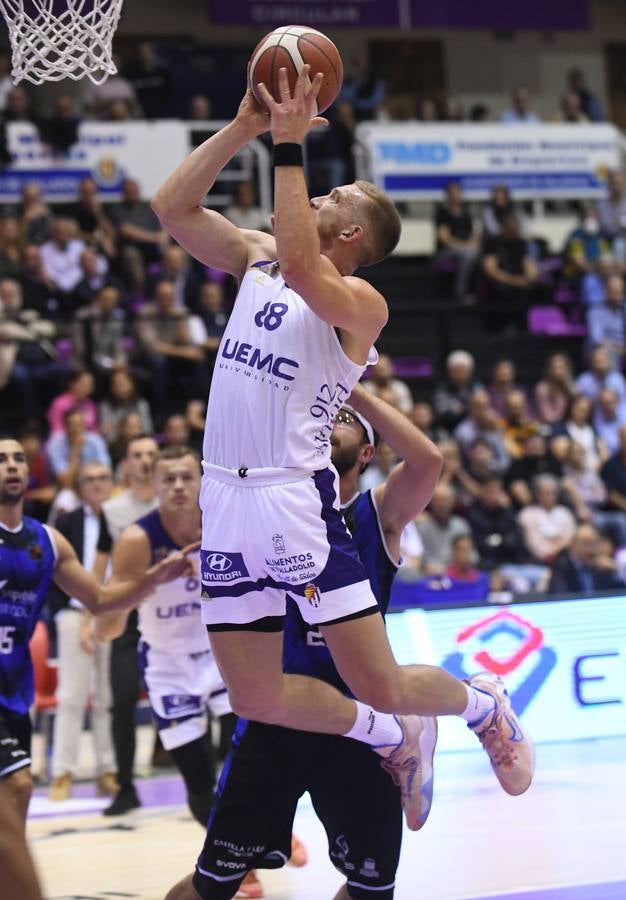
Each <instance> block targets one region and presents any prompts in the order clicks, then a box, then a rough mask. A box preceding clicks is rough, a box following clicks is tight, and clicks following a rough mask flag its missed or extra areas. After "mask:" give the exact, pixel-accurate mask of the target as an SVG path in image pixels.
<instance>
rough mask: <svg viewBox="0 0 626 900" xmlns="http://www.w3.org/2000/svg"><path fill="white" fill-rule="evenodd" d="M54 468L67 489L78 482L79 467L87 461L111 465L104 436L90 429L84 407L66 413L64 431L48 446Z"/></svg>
mask: <svg viewBox="0 0 626 900" xmlns="http://www.w3.org/2000/svg"><path fill="white" fill-rule="evenodd" d="M46 450H47V454H48V462H49V464H50V468H51V470H52V472H53V474H54V475H55V477H56V479H57V481H58V482H59V484H60V485H61V487H64V488H72V487H73V486H74V484H75V483H76V477H77V475H78V470H79V469H80V467H81V466H83V465H86V464H87V463H93V462H98V463H101V464H102V465H104V466H108V467H109V468H110V467H111V458H110V456H109V451H108V450H107V446H106V444H105V442H104V439H103V438H102V436H101V435H99V434H98V433H97V432H96V431H88V430H87V428H86V426H85V416H84V413H83V411H82V410H81V409H80V407H75V408H73V409H68V410H67V411H66V412H65V413H64V415H63V431H56V432H55V433H54V434H53V435H52V437H51V438H50V440H49V441H48V446H47V448H46Z"/></svg>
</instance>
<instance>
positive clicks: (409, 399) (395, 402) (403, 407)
mask: <svg viewBox="0 0 626 900" xmlns="http://www.w3.org/2000/svg"><path fill="white" fill-rule="evenodd" d="M364 387H366V388H367V390H368V391H370V392H371V393H372V394H374V395H375V396H376V397H380V399H381V400H385V401H386V402H387V403H389V404H391V406H395V408H396V409H398V410H399V411H400V412H403V413H405V415H408V414H409V413H410V412H411V410H412V409H413V396H412V394H411V390H410V388H409V386H408V385H407V384H405V382H404V381H401V380H400V379H399V378H396V377H395V376H394V371H393V361H392V359H391V357H390V356H387V354H385V353H381V355H380V356H379V357H378V362H377V363H376V365H375V366H374V367H373V368H372V370H371V374H370V378H369V380H368V381H366V382H365V384H364Z"/></svg>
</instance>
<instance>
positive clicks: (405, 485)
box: [168, 387, 441, 900]
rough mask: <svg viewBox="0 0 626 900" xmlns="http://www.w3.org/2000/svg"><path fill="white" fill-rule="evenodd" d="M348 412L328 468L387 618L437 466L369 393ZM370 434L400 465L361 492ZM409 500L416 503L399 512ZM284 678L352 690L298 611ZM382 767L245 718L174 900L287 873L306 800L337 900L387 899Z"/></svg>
mask: <svg viewBox="0 0 626 900" xmlns="http://www.w3.org/2000/svg"><path fill="white" fill-rule="evenodd" d="M350 404H351V406H350V407H345V408H342V409H341V410H340V411H339V414H338V415H337V417H336V419H335V424H334V427H333V431H332V434H331V443H332V446H333V452H332V460H333V464H334V466H335V468H336V469H337V471H338V472H339V475H340V497H341V508H342V512H343V515H344V516H345V518H346V521H347V522H348V524H349V527H350V531H351V532H352V534H353V536H354V539H355V541H356V545H357V547H358V548H359V553H360V554H361V558H362V559H363V562H364V565H365V568H366V571H367V575H368V578H369V580H370V583H371V585H372V590H373V592H374V596H375V597H376V600H377V601H378V604H379V606H380V610H381V612H382V613H383V615H384V614H385V613H386V611H387V607H388V604H389V597H390V592H391V584H392V581H393V578H394V576H395V574H396V572H397V569H398V565H399V563H400V538H401V534H402V531H403V529H404V527H405V526H406V525H407V524H408V523H409V522H410V521H412V520H413V519H414V518H415V516H417V515H418V514H419V513H420V512H422V510H423V509H424V507H425V506H426V504H427V503H428V501H429V500H430V496H431V494H432V491H433V489H434V486H435V484H436V482H437V479H438V477H439V472H440V468H441V461H440V457H439V454H438V452H437V450H436V448H435V446H434V445H433V444H432V443H431V441H429V440H428V438H426V437H425V436H424V435H423V434H422V433H421V432H420V431H419V430H418V429H417V428H415V427H414V426H413V425H412V424H411V423H410V422H409V420H408V419H407V418H406V416H404V415H402V413H399V412H398V411H397V410H395V409H394V408H393V407H391V406H390V405H389V404H387V403H385V402H384V401H383V400H379V399H378V398H377V397H375V396H374V395H373V394H370V392H369V391H366V390H365V389H364V388H361V387H357V388H355V390H354V391H353V392H352V395H351V397H350ZM372 425H374V426H375V428H376V431H377V432H378V433H379V434H380V437H381V439H382V440H384V441H386V442H387V443H388V444H390V445H391V447H392V448H393V449H394V451H396V453H397V454H398V455H399V456H401V457H402V459H403V462H401V463H400V464H399V465H398V466H397V468H396V469H395V471H394V474H393V476H392V477H391V478H390V479H389V481H387V482H385V483H383V484H380V485H378V486H377V487H376V488H374V489H373V490H371V491H366V492H364V493H362V494H361V493H359V490H358V481H359V475H360V474H361V472H362V471H363V470H364V469H365V468H366V467H367V465H368V464H369V462H370V461H371V460H372V458H373V456H374V443H375V438H374V431H373V429H372ZM390 483H391V487H392V490H391V491H390V492H389V493H388V494H387V487H388V486H389V484H390ZM404 494H406V496H407V497H408V498H410V499H409V502H405V501H404V499H403V501H402V503H399V502H398V498H399V497H402V496H403V495H404ZM284 668H285V670H286V671H290V672H297V673H300V674H305V675H315V676H316V677H317V678H322V679H323V680H324V681H327V682H328V683H330V684H335V685H342V687H341V688H340V689H341V690H343V691H345V690H346V687H345V685H343V684H342V682H341V679H340V677H339V674H338V672H337V670H336V669H335V667H334V666H333V663H332V658H331V656H330V654H329V653H328V650H327V648H326V645H325V644H324V640H323V637H322V635H321V634H320V631H319V629H316V628H313V629H312V628H311V627H310V626H307V624H306V623H305V621H304V620H303V619H302V617H301V616H300V614H299V611H298V608H297V606H296V604H295V603H289V605H288V608H287V621H286V627H285V650H284ZM382 762H383V766H382V767H381V760H379V759H378V758H377V757H376V756H375V755H374V754H373V753H371V752H370V751H369V749H368V747H367V746H365V745H363V744H359V743H357V742H355V741H344V740H343V739H342V738H338V737H336V736H334V735H324V734H310V733H307V732H303V731H292V730H291V729H286V728H277V727H276V726H273V725H262V724H260V723H258V722H246V721H245V720H240V721H239V723H238V726H237V731H236V733H235V738H234V741H233V747H232V750H231V753H230V755H229V758H228V760H227V763H226V765H225V768H224V773H223V774H222V778H221V780H220V785H219V788H218V794H217V799H216V802H215V805H214V808H213V810H212V813H211V818H210V819H209V826H208V831H207V837H206V840H205V844H204V848H203V850H202V853H201V854H200V858H199V859H198V863H197V866H196V872H195V874H194V876H193V887H191V886H190V885H189V879H187V883H185V882H182V883H181V884H180V885H179V886H178V887H177V888H175V889H173V891H172V893H171V895H170V896H169V897H168V900H179V898H181V897H182V898H188V897H189V898H191V897H194V900H196V898H197V897H201V898H203V900H230V898H231V897H233V896H238V895H236V893H235V892H236V891H237V887H238V885H239V884H240V883H241V879H242V878H243V877H244V875H245V872H246V869H248V868H250V867H252V866H257V867H258V868H278V867H279V866H281V865H283V864H284V859H285V857H286V856H287V855H288V853H289V835H290V833H291V829H292V825H293V819H294V815H295V811H296V806H297V803H298V800H299V798H300V797H301V795H302V794H303V793H304V792H305V791H308V792H309V794H310V796H311V800H312V803H313V807H314V809H315V811H316V813H317V815H318V817H319V819H320V821H321V822H322V824H323V826H324V828H325V830H326V834H327V838H328V849H329V858H330V861H331V863H332V864H333V865H334V866H335V868H337V869H338V870H339V871H340V872H341V873H342V874H343V875H344V876H345V878H346V883H345V885H344V886H343V887H342V888H341V890H340V892H339V894H338V895H337V898H336V900H367V898H368V897H374V896H375V897H377V898H380V900H392V898H393V896H394V883H395V874H396V868H397V865H398V860H399V857H400V848H401V843H402V806H401V797H400V791H399V790H398V787H397V786H396V785H395V784H394V783H393V781H392V780H391V779H390V778H389V776H388V775H387V774H386V772H385V771H384V760H383V761H382ZM364 861H368V862H369V863H371V865H365V862H364ZM178 890H179V891H181V893H180V894H178V893H176V891H178ZM192 891H195V893H192Z"/></svg>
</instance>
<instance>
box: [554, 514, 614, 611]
mask: <svg viewBox="0 0 626 900" xmlns="http://www.w3.org/2000/svg"><path fill="white" fill-rule="evenodd" d="M599 545H600V536H599V534H598V532H597V531H596V529H595V528H594V527H593V525H580V526H579V527H578V528H577V529H576V534H575V537H574V540H573V541H572V546H571V547H570V548H569V549H568V550H564V551H563V553H561V555H560V556H559V557H558V559H556V560H555V561H554V564H553V566H552V576H551V578H550V584H549V586H548V593H550V594H572V593H585V594H591V593H592V592H593V591H607V590H612V589H616V590H617V589H619V588H622V587H623V586H624V582H623V581H622V580H621V578H619V576H618V575H617V574H616V573H615V572H614V571H613V569H612V568H608V567H603V566H602V565H600V564H599V563H600V554H599Z"/></svg>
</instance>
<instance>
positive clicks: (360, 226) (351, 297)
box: [259, 66, 400, 343]
mask: <svg viewBox="0 0 626 900" xmlns="http://www.w3.org/2000/svg"><path fill="white" fill-rule="evenodd" d="M309 74H310V67H309V66H304V68H303V70H302V73H301V74H300V76H299V77H298V80H297V82H296V86H295V88H294V91H293V96H292V93H291V91H290V88H289V83H288V80H287V73H286V70H284V69H281V70H280V73H279V79H280V95H281V99H280V102H277V101H276V100H274V98H273V97H272V96H271V94H270V93H269V91H268V90H267V88H266V87H265V86H260V87H259V91H260V93H261V95H262V97H263V100H264V102H265V103H266V104H267V107H268V109H269V110H270V116H271V132H272V138H273V140H274V145H275V149H274V165H275V176H276V177H275V200H274V217H275V222H274V232H275V237H276V247H277V252H278V260H279V262H280V268H281V273H282V275H283V277H284V278H285V281H286V282H287V284H288V285H289V287H291V288H293V290H294V291H296V292H297V293H298V294H300V296H301V297H302V298H303V299H304V300H305V302H306V303H307V304H308V305H309V306H310V307H311V309H312V310H313V311H314V312H315V313H316V314H317V315H318V316H320V318H322V319H324V321H325V322H328V323H329V324H330V325H333V326H335V327H337V328H341V329H343V330H344V331H346V332H347V333H348V334H351V335H355V336H358V337H360V338H362V339H363V340H365V341H369V342H370V343H371V342H372V341H374V340H375V339H376V337H377V336H378V334H379V333H380V331H381V329H382V327H383V326H384V324H385V322H386V321H387V305H386V303H385V300H384V298H383V297H382V296H381V294H379V293H378V291H376V290H375V289H374V288H373V287H371V286H370V285H369V284H367V282H365V281H363V280H362V279H360V278H353V277H349V276H352V273H353V272H354V271H355V270H356V269H357V268H358V267H359V266H363V265H370V264H372V263H374V262H377V261H378V260H380V259H383V258H384V257H385V256H386V255H387V254H388V253H390V252H391V250H392V249H393V248H394V247H395V245H396V243H397V240H398V237H399V234H400V220H399V217H398V213H397V211H396V209H395V207H394V206H393V204H392V203H391V202H390V201H389V199H388V198H387V197H385V195H384V194H383V193H382V192H381V191H379V190H378V189H377V188H376V187H375V186H374V185H370V184H369V183H367V182H355V183H354V184H350V185H343V186H340V187H337V188H334V189H333V190H332V191H331V193H330V194H329V195H328V196H326V197H316V198H313V199H312V200H309V198H308V193H307V187H306V182H305V179H304V172H303V169H302V164H301V159H302V155H301V152H299V150H298V148H299V146H300V145H301V144H302V141H303V140H304V138H305V136H306V134H307V132H308V131H309V128H310V123H311V119H312V116H313V113H314V110H315V105H316V98H317V94H318V92H319V89H320V86H321V83H322V79H321V75H319V74H318V75H316V76H315V78H314V79H313V80H312V81H310V79H309ZM346 276H348V277H346Z"/></svg>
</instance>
